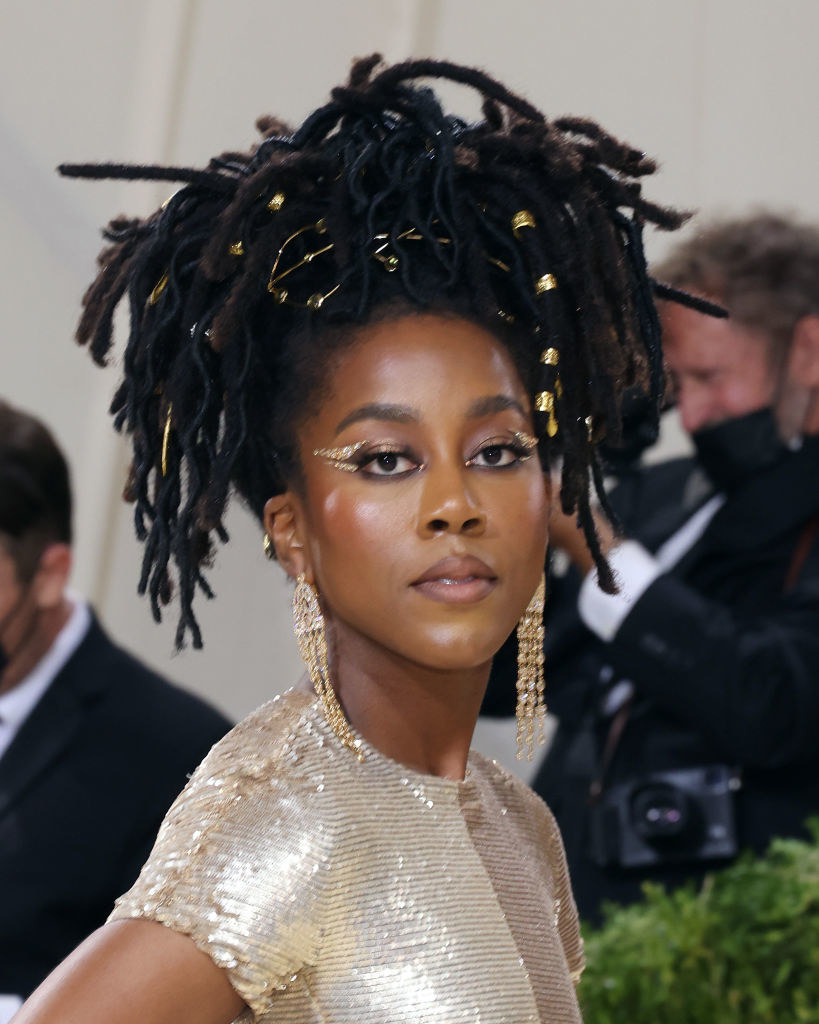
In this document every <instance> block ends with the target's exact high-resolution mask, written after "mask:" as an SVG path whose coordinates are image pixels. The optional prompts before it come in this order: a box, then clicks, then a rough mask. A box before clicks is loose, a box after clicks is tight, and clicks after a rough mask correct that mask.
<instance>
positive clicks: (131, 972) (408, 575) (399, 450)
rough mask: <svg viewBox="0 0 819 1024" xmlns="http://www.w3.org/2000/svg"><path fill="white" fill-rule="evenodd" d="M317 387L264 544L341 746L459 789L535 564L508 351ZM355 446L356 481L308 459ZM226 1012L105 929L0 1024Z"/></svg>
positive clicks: (423, 341)
mask: <svg viewBox="0 0 819 1024" xmlns="http://www.w3.org/2000/svg"><path fill="white" fill-rule="evenodd" d="M332 380H333V388H332V392H331V393H330V394H329V395H328V396H326V397H325V398H323V399H322V402H321V404H320V406H319V407H318V408H317V409H316V410H315V414H314V415H313V416H312V417H311V418H310V419H308V421H307V422H306V423H305V424H304V425H303V427H302V428H301V429H300V431H299V443H300V452H301V459H302V464H303V480H302V481H300V484H299V486H298V487H294V488H292V489H291V490H289V491H287V492H286V493H285V494H283V495H280V496H278V497H276V498H272V499H271V500H270V501H269V502H268V504H267V506H266V509H265V527H266V529H267V531H268V533H269V535H270V536H271V537H272V539H273V542H274V544H275V546H276V551H277V554H278V556H279V559H280V561H281V562H282V565H283V566H284V568H285V569H286V571H287V572H288V573H289V574H290V575H291V576H294V577H295V576H297V575H299V574H302V573H303V574H304V575H305V577H306V578H307V579H308V580H310V581H311V582H313V583H314V584H315V585H316V586H317V588H318V590H319V593H320V595H321V600H322V606H323V608H324V611H325V615H326V618H327V622H328V635H329V640H330V666H331V673H332V676H333V683H334V686H335V687H336V689H337V692H338V695H339V699H340V701H341V703H342V705H343V707H344V710H345V712H346V714H347V717H348V718H349V720H350V723H351V725H352V727H353V728H354V729H355V730H356V731H357V732H358V733H360V734H361V735H363V736H364V737H365V738H366V739H367V740H368V741H369V742H370V743H371V744H372V745H373V746H375V747H376V748H377V749H379V750H380V751H381V752H382V753H384V754H386V755H387V756H388V757H391V758H393V759H394V760H396V761H399V762H401V763H403V764H406V765H408V766H410V767H412V768H414V769H416V770H419V771H422V772H426V773H430V774H436V775H441V776H445V777H447V778H453V779H460V778H463V776H464V771H465V768H466V757H467V752H468V749H469V743H470V740H471V737H472V733H473V730H474V727H475V722H476V720H477V716H478V710H479V708H480V703H481V699H482V697H483V692H484V689H485V687H486V683H487V680H488V677H489V669H490V666H491V660H492V657H493V655H494V654H495V652H496V651H497V650H498V648H499V647H500V646H501V644H502V643H503V641H504V640H505V639H506V637H507V636H508V635H509V633H510V632H511V631H512V629H513V628H514V626H515V623H516V621H517V619H518V618H519V617H520V615H521V613H522V612H523V610H524V608H525V607H526V605H527V604H528V602H529V599H530V598H531V596H532V594H533V593H534V591H535V588H536V586H537V583H538V580H539V577H540V572H541V569H542V566H543V564H544V557H545V550H546V543H547V520H548V511H549V485H548V480H547V479H546V478H545V477H544V475H543V473H542V472H541V469H540V465H539V462H538V459H537V455H536V453H534V452H532V451H531V450H528V451H527V450H526V448H525V447H524V446H522V444H521V437H522V436H525V435H531V433H532V417H531V405H530V400H529V397H528V395H527V394H526V392H525V390H524V388H523V385H522V383H521V381H520V378H519V376H518V374H517V371H516V369H515V367H514V364H513V363H512V360H511V358H510V357H509V355H508V353H507V352H506V350H505V348H504V347H503V346H502V345H501V344H500V343H499V342H498V341H496V340H495V339H494V338H493V336H492V335H491V334H489V333H488V332H486V331H485V330H483V329H482V328H480V327H477V326H475V325H474V324H471V323H469V322H467V321H465V320H462V319H458V318H454V317H452V318H450V317H440V316H433V315H414V316H407V317H403V318H401V319H399V320H394V321H387V322H383V323H379V324H376V325H373V326H370V327H367V328H364V329H362V330H361V332H360V334H359V336H358V338H357V339H356V341H355V342H354V343H353V345H352V346H351V347H350V348H349V349H347V350H346V351H345V352H344V353H343V355H342V356H341V357H340V358H339V360H338V362H337V364H336V365H335V366H334V368H333V374H332ZM516 435H517V437H516ZM358 442H366V445H365V446H363V447H360V448H359V449H358V450H357V451H356V453H355V456H354V464H355V466H356V467H357V468H356V469H355V471H351V470H350V469H349V468H347V469H342V468H339V460H338V458H337V456H338V453H337V452H333V453H332V454H333V456H336V458H335V460H334V459H333V458H332V457H328V456H327V455H326V454H324V455H322V454H318V455H317V454H314V452H315V451H317V450H318V451H325V450H327V449H338V448H346V447H348V446H351V445H356V444H357V443H358ZM342 462H343V460H342ZM242 1009H243V1003H242V1000H241V999H240V998H239V996H237V995H236V993H235V991H234V990H233V988H232V987H231V985H230V983H229V981H228V978H227V975H226V974H225V973H224V972H223V971H222V970H221V969H220V968H217V967H216V966H215V965H214V964H213V962H212V961H211V960H210V958H209V957H208V956H207V955H206V954H204V953H202V952H200V951H199V950H198V949H197V948H196V946H195V945H194V943H193V942H192V941H191V940H190V939H189V938H187V937H186V936H183V935H180V934H177V933H174V932H172V931H171V930H169V929H167V928H165V927H163V926H162V925H159V924H156V923H154V922H149V921H140V920H134V921H117V922H114V923H112V924H109V925H105V926H104V927H103V928H101V929H99V931H97V932H96V933H95V934H94V935H92V936H91V937H90V938H89V939H87V940H86V942H84V943H83V944H82V946H80V947H79V949H78V950H76V951H75V952H74V953H73V954H72V955H71V956H70V957H69V958H68V959H67V960H66V961H65V962H64V963H63V964H62V965H61V966H60V967H59V968H58V969H57V970H56V971H55V972H54V973H53V974H52V975H51V976H50V977H49V978H48V979H47V980H46V981H45V982H44V983H43V985H42V986H41V987H40V988H39V989H38V990H37V992H35V993H34V995H33V996H32V997H31V999H30V1000H29V1001H28V1002H27V1003H26V1005H25V1006H24V1007H23V1008H22V1010H20V1012H19V1014H18V1015H17V1016H16V1017H15V1018H14V1024H58V1022H59V1024H178V1022H179V1021H180V1020H184V1021H185V1022H186V1024H227V1022H230V1021H232V1020H233V1019H234V1017H236V1016H238V1014H239V1013H240V1012H241V1011H242Z"/></svg>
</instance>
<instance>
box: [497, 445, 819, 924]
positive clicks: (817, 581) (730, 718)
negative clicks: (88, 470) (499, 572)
mask: <svg viewBox="0 0 819 1024" xmlns="http://www.w3.org/2000/svg"><path fill="white" fill-rule="evenodd" d="M697 473H698V470H697V467H696V464H695V462H694V461H693V460H690V459H685V460H676V461H674V462H671V463H665V464H663V465H660V466H657V467H654V468H651V469H647V470H645V471H643V472H641V473H640V474H639V475H638V476H636V477H635V478H633V479H632V480H631V481H629V482H627V483H624V484H623V485H621V486H620V487H619V488H618V489H617V491H616V492H615V493H614V496H613V497H614V504H615V506H616V507H617V509H618V511H619V512H620V514H621V515H622V518H623V521H624V526H625V529H626V533H627V535H629V536H631V537H634V538H635V539H637V540H640V541H642V542H643V543H644V544H645V546H646V547H647V548H648V549H649V550H651V551H654V550H656V549H657V548H658V547H659V546H660V544H661V543H662V542H663V541H665V540H666V539H667V538H668V537H669V536H671V534H672V533H674V532H675V530H676V529H678V528H679V526H681V525H682V523H683V522H685V520H686V519H687V518H688V516H689V515H690V514H691V513H692V511H693V506H690V505H689V504H688V502H687V500H686V495H688V494H691V493H692V488H691V484H692V483H693V482H694V481H695V479H696V475H697ZM695 490H696V488H695ZM699 493H700V496H701V493H702V492H701V491H700V492H699ZM817 517H819V439H817V438H812V439H810V440H809V441H808V442H806V443H805V445H804V446H803V448H802V449H801V450H800V451H799V452H797V453H793V454H790V455H788V456H787V457H786V458H785V460H784V461H783V462H781V463H780V464H779V465H777V466H775V467H773V468H772V469H770V470H768V471H766V472H765V473H763V474H760V475H757V476H756V477H755V478H753V479H752V480H749V481H748V482H747V483H745V484H744V485H742V486H741V487H740V488H739V489H738V490H737V491H736V492H734V493H732V494H731V495H730V496H729V497H728V499H727V500H726V502H725V504H724V505H723V506H722V508H721V509H720V510H719V511H718V512H717V514H716V515H715V516H714V518H713V519H712V520H711V522H710V523H709V525H708V527H707V528H706V530H705V533H704V534H703V536H702V537H701V538H700V540H699V541H698V542H697V543H696V544H695V545H694V547H693V548H692V549H691V550H690V551H689V552H688V553H687V554H685V555H684V556H683V557H682V559H681V561H680V562H679V563H678V564H677V565H676V566H675V567H674V568H673V569H672V570H671V571H670V572H668V573H667V574H665V575H662V576H660V577H659V578H658V579H657V580H655V582H654V583H653V584H652V585H651V586H650V587H649V588H648V590H647V591H646V592H645V593H644V594H643V595H642V597H641V598H640V600H639V601H638V602H637V604H636V605H635V606H634V607H633V608H632V610H631V612H630V613H629V615H628V616H627V618H626V620H625V621H624V623H623V625H622V626H621V627H620V629H619V631H618V632H617V634H616V636H615V638H614V640H613V641H612V642H611V643H604V642H602V641H601V640H599V639H598V638H597V637H596V636H595V635H594V634H592V633H591V632H589V631H588V630H587V629H586V628H585V627H584V626H583V624H582V622H581V620H580V618H579V616H578V614H577V591H578V587H579V579H578V576H577V574H576V573H574V572H570V573H569V574H568V575H567V576H566V577H564V578H563V579H560V580H556V581H555V583H554V589H553V593H552V595H551V598H550V603H549V612H548V620H547V644H546V648H547V649H546V684H547V697H548V699H549V703H550V706H551V709H552V710H553V711H554V712H555V714H556V715H557V716H558V718H559V720H560V726H559V729H558V733H557V737H556V741H555V743H554V744H553V746H552V748H551V750H550V751H549V754H548V755H547V757H546V759H545V761H544V763H543V764H542V766H541V768H540V770H539V771H538V773H537V776H536V778H535V782H534V788H535V789H536V790H537V791H538V792H539V793H540V794H541V795H542V796H543V797H544V799H546V801H547V802H548V803H549V805H550V807H551V808H552V810H553V811H554V812H555V814H556V816H557V819H558V822H559V823H560V826H561V829H562V831H563V836H564V841H565V843H566V848H567V855H568V859H569V866H570V869H571V874H572V884H573V887H574V891H575V895H576V897H577V901H578V905H579V908H580V911H581V914H583V915H584V916H586V917H590V918H596V917H597V916H598V912H599V904H600V901H601V899H606V898H607V899H613V900H618V901H623V902H627V901H630V900H632V899H635V898H637V897H638V895H639V891H640V890H639V886H640V883H641V882H642V881H643V880H644V879H655V880H659V881H662V882H666V883H677V882H680V881H683V880H684V879H687V878H698V877H701V875H702V874H703V872H704V871H705V870H707V869H708V868H710V867H713V866H714V863H711V864H708V863H687V864H673V865H669V864H666V865H663V866H659V867H656V866H655V867H645V868H630V869H623V868H618V867H613V866H609V867H605V868H603V867H599V866H598V865H597V864H596V863H595V862H594V861H593V859H592V857H591V855H590V816H591V814H592V812H591V810H590V805H589V800H588V793H589V785H590V782H591V780H592V778H593V777H595V776H596V774H597V773H598V770H599V767H600V764H601V760H602V752H603V748H604V746H605V742H606V738H607V736H608V734H609V728H610V724H611V719H610V718H609V719H607V718H605V717H603V715H602V714H601V713H600V707H601V699H602V697H603V695H604V693H605V692H606V689H607V687H608V686H609V685H611V682H613V681H617V680H622V679H626V680H630V681H631V682H632V683H633V684H634V687H635V697H634V700H633V704H632V707H631V711H630V713H629V715H628V718H627V721H626V724H625V728H624V731H623V733H622V736H621V738H620V741H619V743H618V744H617V745H616V747H615V751H614V755H613V759H612V761H611V766H610V769H609V771H608V772H607V774H606V778H605V788H604V792H606V791H607V792H609V793H610V792H611V791H612V788H613V787H615V786H616V785H617V784H618V783H623V782H625V781H632V780H635V779H638V778H641V777H644V776H645V775H647V774H648V773H651V772H655V771H663V770H668V769H679V768H689V767H694V766H704V765H712V764H717V763H719V764H724V765H728V766H738V767H739V768H741V771H742V788H741V790H740V791H739V792H738V793H737V794H736V798H735V800H734V801H733V803H734V806H735V811H736V822H737V838H738V843H739V847H740V848H746V847H747V848H752V849H755V850H757V851H762V850H763V849H764V848H765V847H766V846H767V844H768V842H769V840H770V839H771V837H773V836H796V835H803V834H804V828H803V822H804V820H805V818H806V817H808V816H809V815H810V814H817V813H819V542H817V537H819V532H817V530H816V526H817V523H818V522H819V518H817ZM797 569H798V573H796V578H795V579H790V580H789V579H787V577H788V576H789V574H790V575H791V576H794V574H795V570H797ZM509 653H510V652H509V651H504V652H503V654H502V656H501V657H499V659H498V660H497V663H496V667H495V669H494V670H493V675H492V679H491V680H490V688H489V693H488V696H487V702H486V705H485V709H484V710H485V711H487V712H488V713H499V712H502V711H506V712H507V713H508V711H509V710H510V709H509V708H508V706H507V707H504V703H506V702H507V701H508V696H509V694H511V693H513V692H514V684H513V664H512V661H511V658H510V657H509ZM604 834H605V830H604ZM613 838H614V837H612V836H610V835H609V836H607V839H608V840H613ZM715 863H720V862H719V861H717V862H715ZM722 863H725V861H722Z"/></svg>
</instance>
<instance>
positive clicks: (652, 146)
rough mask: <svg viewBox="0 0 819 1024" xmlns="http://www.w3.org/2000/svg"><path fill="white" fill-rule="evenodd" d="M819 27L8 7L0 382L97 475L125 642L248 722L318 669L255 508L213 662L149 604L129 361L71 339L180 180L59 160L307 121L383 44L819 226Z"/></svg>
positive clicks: (238, 521)
mask: <svg viewBox="0 0 819 1024" xmlns="http://www.w3.org/2000/svg"><path fill="white" fill-rule="evenodd" d="M817 38H819V4H817V3H816V2H815V0H789V2H788V3H787V4H784V5H776V6H775V5H773V4H771V3H770V2H762V0H686V2H685V3H679V2H675V0H618V2H617V3H611V2H609V0H574V2H573V3H566V2H565V0H559V2H558V0H504V2H502V3H497V2H491V3H490V2H488V0H487V2H481V0H344V2H343V3H341V2H338V0H303V2H301V3H283V2H279V0H127V2H126V0H71V2H70V3H61V2H58V0H53V2H49V0H0V224H2V242H3V244H2V245H0V301H1V302H2V307H1V308H2V323H3V331H2V336H1V337H0V394H1V395H3V396H5V397H6V398H8V399H10V400H12V401H14V402H17V403H19V404H21V405H23V406H26V407H27V408H29V409H31V410H33V411H35V412H36V413H38V414H39V415H40V416H42V417H43V418H44V419H45V420H46V421H47V422H48V423H49V424H50V425H51V427H52V428H53V429H54V431H55V432H56V434H57V435H58V437H59V438H60V439H61V441H62V443H63V445H64V447H65V449H66V451H67V453H68V455H69V458H70V460H71V463H72V465H73V469H74V483H75V489H76V496H77V517H76V532H77V544H76V563H77V564H76V571H75V585H76V587H77V589H78V590H80V591H82V592H84V593H85V594H87V595H88V596H89V597H90V598H91V600H92V601H93V603H94V605H95V607H96V609H97V611H98V612H99V614H100V615H101V617H102V619H103V620H104V621H105V623H106V624H107V625H108V626H109V627H110V629H111V630H112V631H113V633H114V634H115V635H116V636H117V637H118V638H119V639H120V640H121V641H122V642H123V643H124V644H126V645H127V646H128V647H130V648H132V649H133V650H135V651H137V652H138V653H139V654H141V656H142V657H144V658H145V659H146V660H147V661H148V662H150V663H151V664H153V665H154V666H156V667H157V668H159V669H160V670H162V671H163V672H165V673H167V674H168V675H170V676H171V677H173V678H175V679H176V680H178V681H179V682H181V683H183V684H184V685H186V686H188V687H190V688H191V689H193V690H195V691H197V692H198V693H201V694H204V695H206V696H207V697H208V698H209V699H211V700H212V701H213V702H214V703H216V704H218V705H220V706H221V707H223V708H224V709H226V710H227V711H228V712H229V713H230V714H232V715H234V716H240V715H242V714H244V713H245V712H246V711H248V710H249V709H250V708H252V707H254V706H255V705H256V704H258V703H260V702H261V701H263V700H264V699H266V698H267V697H269V696H271V695H272V694H274V693H276V692H278V691H280V690H281V689H284V688H285V687H286V686H288V685H289V684H290V683H291V682H292V681H293V680H294V679H295V677H296V676H297V675H298V673H299V672H300V666H299V662H298V656H297V653H296V650H295V644H294V641H293V640H292V638H291V633H290V625H289V591H288V589H287V587H286V585H285V583H284V581H283V580H282V578H281V574H280V572H279V571H278V570H277V569H276V568H275V567H272V566H270V565H269V564H268V563H266V562H265V561H264V560H263V558H262V556H261V536H260V531H259V529H258V527H257V525H256V524H255V523H253V522H251V520H250V519H249V517H248V516H247V515H246V514H244V512H243V510H242V509H240V508H234V509H233V510H232V511H231V513H230V515H229V526H230V530H231V534H232V540H231V543H230V545H229V548H228V549H226V550H225V551H223V552H221V553H220V555H219V556H218V559H217V564H216V567H215V570H214V572H213V584H214V587H215V589H216V591H217V593H218V600H217V601H215V602H212V603H210V604H209V605H208V606H207V607H206V608H203V609H201V620H202V625H203V628H204V633H205V637H206V648H205V650H204V651H203V652H201V653H200V652H192V651H186V652H183V653H182V654H179V655H174V654H173V651H172V636H173V634H172V623H171V622H166V623H164V624H163V626H162V627H161V628H156V627H155V626H154V625H153V623H152V622H151V620H150V615H149V612H148V608H147V605H146V604H145V602H143V601H142V600H140V599H138V598H137V597H136V594H135V584H136V578H137V573H138V564H139V558H140V552H139V549H138V546H137V544H136V542H135V541H134V540H133V538H132V530H131V522H130V511H129V509H128V508H127V507H126V506H124V505H122V504H121V502H120V501H119V493H120V492H121V489H122V484H123V479H124V473H125V463H126V459H125V453H124V446H123V445H122V444H121V442H120V441H119V440H118V439H116V438H115V437H114V436H113V434H112V432H111V430H110V428H109V424H108V422H107V419H106V416H105V409H106V407H107V404H108V402H109V400H110V395H111V392H112V389H113V386H114V381H115V377H116V373H115V370H114V369H109V370H108V371H107V372H104V373H102V372H100V371H98V370H95V369H94V368H92V365H91V363H90V360H89V359H88V357H87V355H86V354H85V353H83V352H81V351H80V350H78V349H77V348H76V347H75V346H74V345H73V344H72V342H71V335H72V332H73V328H74V324H75V321H76V317H77V311H78V308H79V300H80V296H81V293H82V290H83V288H84V286H85V284H86V283H87V282H88V280H89V279H90V276H91V274H92V270H93V259H94V256H95V254H96V251H97V248H98V233H97V232H98V226H99V225H101V224H102V223H104V222H105V221H106V220H107V219H108V218H109V217H110V216H111V215H113V214H116V213H118V212H120V211H122V210H127V211H128V212H134V211H140V210H142V211H147V210H148V209H149V208H150V207H151V205H152V204H155V203H156V202H157V201H161V200H162V199H164V198H165V195H166V194H167V190H159V191H157V190H156V189H153V188H151V187H143V186H135V185H127V186H123V185H121V184H118V183H105V184H100V185H89V184H86V183H82V182H80V183H78V182H66V181H62V180H60V179H58V178H57V176H56V175H55V174H54V167H55V166H56V164H57V163H59V162H60V161H63V160H75V161H80V160H94V159H98V160H99V159H110V158H113V159H122V160H131V161H146V162H150V161H178V162H180V163H190V162H197V161H200V162H201V161H204V160H206V159H207V158H208V157H209V156H210V155H211V154H212V153H214V152H217V151H220V150H222V149H225V148H229V147H244V146H246V144H247V143H248V142H249V141H250V140H251V138H252V136H253V121H254V119H255V117H256V115H257V114H259V113H261V112H264V111H268V112H275V113H277V114H280V115H283V116H285V117H286V118H288V119H289V120H297V119H299V118H301V117H302V116H303V115H304V114H305V113H306V112H307V111H308V110H310V109H311V108H312V107H314V106H315V105H317V104H319V103H320V102H322V100H323V99H324V98H325V96H326V94H327V90H328V89H329V88H330V87H331V86H332V85H333V84H335V83H337V82H338V81H340V80H341V79H342V78H343V76H344V75H345V72H346V68H347V66H348V63H349V59H350V57H351V56H353V55H361V54H365V53H368V52H372V51H374V50H379V51H381V52H382V53H384V54H385V55H386V56H387V57H388V58H390V59H401V58H404V57H407V56H414V55H431V56H440V57H448V58H451V59H454V60H458V61H463V62H468V63H474V64H479V65H483V66H485V67H487V68H489V69H491V70H492V71H493V72H494V73H495V74H496V75H498V76H499V77H501V78H503V79H504V80H505V81H506V82H508V83H509V84H510V85H511V86H512V87H514V88H515V89H517V90H518V91H521V92H523V93H524V94H526V95H527V96H528V97H529V98H530V99H531V100H532V101H534V102H535V103H536V104H537V105H539V106H541V107H542V108H543V109H544V110H545V111H546V112H547V113H550V114H560V113H568V112H571V113H578V114H589V115H591V116H593V117H595V118H597V119H599V120H601V121H602V122H603V123H604V124H605V125H606V126H607V127H609V128H610V129H611V130H613V131H614V132H616V133H618V134H620V135H622V136H624V137H626V138H627V139H629V140H630V141H631V142H633V143H634V144H636V145H639V146H640V147H641V148H643V149H645V150H646V151H648V152H649V153H652V154H657V155H659V156H660V157H661V158H662V160H663V167H662V170H661V172H660V173H659V174H658V175H657V177H656V179H655V180H654V181H653V182H652V183H651V186H650V191H651V194H652V195H653V196H655V197H656V198H657V199H658V200H660V201H663V202H668V203H674V204H679V205H683V206H687V207H698V208H699V209H700V211H701V214H700V216H701V218H703V219H704V218H706V217H708V216H711V215H713V214H721V213H726V212H735V211H740V210H745V209H747V208H748V207H749V206H755V205H761V204H765V205H768V206H773V207H775V208H777V209H787V210H795V211H798V212H800V213H802V214H804V215H805V216H807V217H811V218H816V219H819V209H817V206H819V199H818V198H817V193H816V186H815V179H816V169H817V156H818V155H819V140H818V138H817V132H816V97H817V94H818V93H819V61H817V60H816V55H815V43H816V39H817ZM453 99H454V101H456V102H460V103H461V104H462V109H463V110H464V112H465V113H466V114H468V115H469V114H474V113H476V108H475V106H474V104H473V103H472V101H471V98H470V97H463V98H461V97H460V96H459V95H454V96H453ZM664 244H666V243H665V240H663V239H662V238H652V239H650V240H649V246H650V252H652V253H654V254H658V253H660V252H661V251H662V248H663V245H664ZM672 435H673V430H672ZM171 618H172V616H171ZM508 739H509V736H508V731H505V730H504V729H503V728H502V727H501V728H491V727H488V726H485V727H483V728H482V731H481V732H480V735H479V744H480V745H481V746H483V748H484V749H486V750H488V751H490V752H493V753H496V754H500V755H501V757H502V758H503V759H504V760H508V759H509V750H510V746H511V745H510V743H509V742H508Z"/></svg>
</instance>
